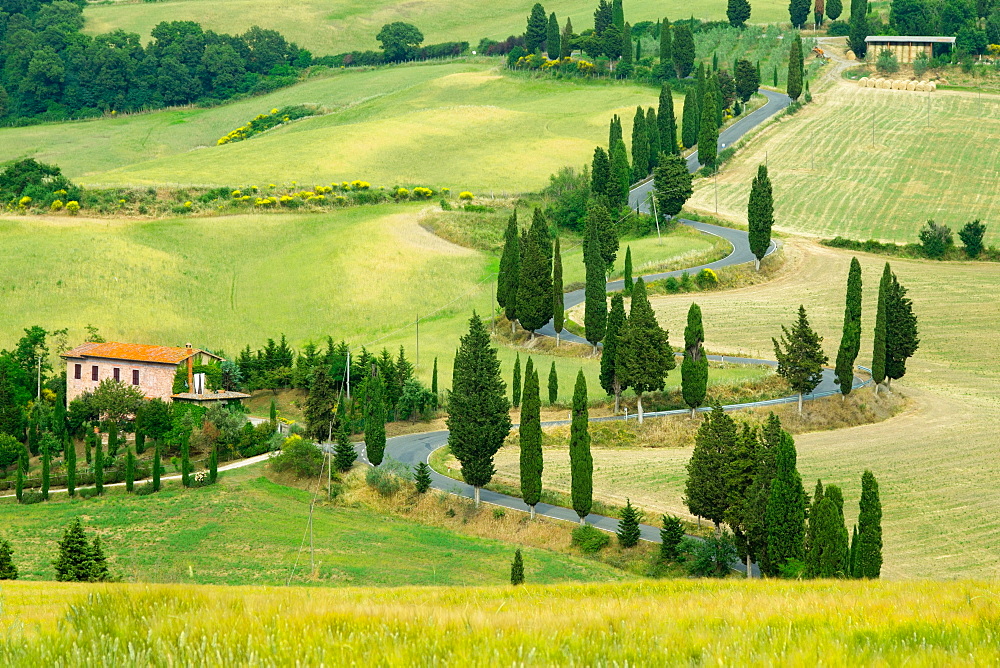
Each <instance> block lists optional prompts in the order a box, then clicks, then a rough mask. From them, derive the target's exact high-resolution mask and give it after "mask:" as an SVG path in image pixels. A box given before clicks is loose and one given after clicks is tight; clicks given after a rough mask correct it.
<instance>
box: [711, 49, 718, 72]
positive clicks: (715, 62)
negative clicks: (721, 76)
mask: <svg viewBox="0 0 1000 668" xmlns="http://www.w3.org/2000/svg"><path fill="white" fill-rule="evenodd" d="M712 71H713V72H718V71H719V52H718V51H713V52H712Z"/></svg>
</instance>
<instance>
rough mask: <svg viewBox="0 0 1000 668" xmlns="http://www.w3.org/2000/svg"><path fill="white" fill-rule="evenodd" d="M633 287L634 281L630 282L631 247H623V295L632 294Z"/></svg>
mask: <svg viewBox="0 0 1000 668" xmlns="http://www.w3.org/2000/svg"><path fill="white" fill-rule="evenodd" d="M633 285H635V281H633V280H632V247H631V246H626V247H625V280H624V286H625V294H626V295H630V294H632V286H633Z"/></svg>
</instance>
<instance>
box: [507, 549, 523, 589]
mask: <svg viewBox="0 0 1000 668" xmlns="http://www.w3.org/2000/svg"><path fill="white" fill-rule="evenodd" d="M510 583H511V584H512V585H514V586H515V587H516V586H517V585H523V584H524V557H522V556H521V548H517V549H516V550H514V561H512V562H511V564H510Z"/></svg>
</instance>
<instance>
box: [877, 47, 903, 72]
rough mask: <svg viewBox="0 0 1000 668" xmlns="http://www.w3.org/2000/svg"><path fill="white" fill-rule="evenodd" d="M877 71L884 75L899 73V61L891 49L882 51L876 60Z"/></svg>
mask: <svg viewBox="0 0 1000 668" xmlns="http://www.w3.org/2000/svg"><path fill="white" fill-rule="evenodd" d="M875 69H877V70H878V71H879V72H881V73H883V74H892V73H893V72H898V71H899V60H898V59H897V58H896V54H894V53H893V52H892V51H890V50H889V49H882V50H881V51H880V52H879V54H878V58H876V59H875Z"/></svg>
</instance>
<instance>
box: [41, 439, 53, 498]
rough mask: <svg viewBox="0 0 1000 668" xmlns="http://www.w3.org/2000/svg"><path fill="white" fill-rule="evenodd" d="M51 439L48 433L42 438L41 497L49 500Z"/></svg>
mask: <svg viewBox="0 0 1000 668" xmlns="http://www.w3.org/2000/svg"><path fill="white" fill-rule="evenodd" d="M52 441H53V437H52V436H51V435H50V434H46V438H43V439H42V445H41V448H42V498H43V499H45V500H46V501H48V500H49V482H50V474H51V472H52V449H53V446H52Z"/></svg>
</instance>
